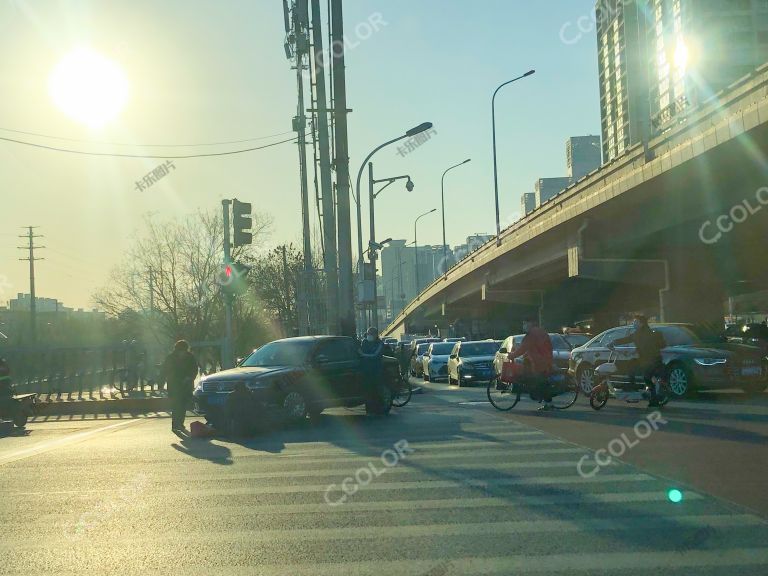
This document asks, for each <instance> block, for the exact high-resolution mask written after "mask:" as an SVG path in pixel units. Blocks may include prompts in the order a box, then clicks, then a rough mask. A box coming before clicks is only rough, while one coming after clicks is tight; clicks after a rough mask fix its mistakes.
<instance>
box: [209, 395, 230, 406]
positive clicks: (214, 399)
mask: <svg viewBox="0 0 768 576" xmlns="http://www.w3.org/2000/svg"><path fill="white" fill-rule="evenodd" d="M226 401H227V395H226V394H216V396H209V397H208V404H211V405H212V406H221V405H222V404H224V402H226Z"/></svg>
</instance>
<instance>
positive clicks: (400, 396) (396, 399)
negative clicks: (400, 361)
mask: <svg viewBox="0 0 768 576" xmlns="http://www.w3.org/2000/svg"><path fill="white" fill-rule="evenodd" d="M411 396H413V386H412V385H411V379H410V378H409V377H408V373H407V372H399V373H398V389H397V392H396V393H395V394H393V395H392V406H395V407H396V408H402V407H403V406H405V405H406V404H408V402H410V401H411Z"/></svg>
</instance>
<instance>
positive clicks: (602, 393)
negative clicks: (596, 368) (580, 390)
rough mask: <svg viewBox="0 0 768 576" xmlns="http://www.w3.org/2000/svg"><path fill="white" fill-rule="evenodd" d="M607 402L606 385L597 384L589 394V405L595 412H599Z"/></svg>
mask: <svg viewBox="0 0 768 576" xmlns="http://www.w3.org/2000/svg"><path fill="white" fill-rule="evenodd" d="M607 402H608V385H607V384H599V385H597V386H595V387H594V388H592V392H590V393H589V405H590V406H592V408H594V409H595V410H600V408H602V407H603V406H605V405H606V403H607Z"/></svg>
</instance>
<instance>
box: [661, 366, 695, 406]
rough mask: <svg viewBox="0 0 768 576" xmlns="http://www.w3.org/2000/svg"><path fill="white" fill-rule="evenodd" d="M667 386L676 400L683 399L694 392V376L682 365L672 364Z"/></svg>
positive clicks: (668, 372)
mask: <svg viewBox="0 0 768 576" xmlns="http://www.w3.org/2000/svg"><path fill="white" fill-rule="evenodd" d="M667 384H668V385H669V389H670V390H671V391H672V394H673V395H674V396H675V397H676V398H682V397H683V396H685V395H686V394H690V393H691V392H692V391H693V375H692V374H691V371H690V370H688V368H686V367H685V366H684V365H682V364H672V365H671V366H670V367H669V368H668V369H667Z"/></svg>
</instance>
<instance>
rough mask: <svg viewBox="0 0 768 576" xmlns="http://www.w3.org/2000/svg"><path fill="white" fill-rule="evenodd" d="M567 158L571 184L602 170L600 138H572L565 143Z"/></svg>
mask: <svg viewBox="0 0 768 576" xmlns="http://www.w3.org/2000/svg"><path fill="white" fill-rule="evenodd" d="M565 157H566V163H567V166H568V177H569V178H570V179H571V182H576V181H578V180H581V179H582V178H584V176H586V175H587V174H589V173H590V172H592V171H594V170H597V169H598V168H600V164H601V163H602V153H601V151H600V136H571V137H570V138H568V140H567V141H566V143H565Z"/></svg>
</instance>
